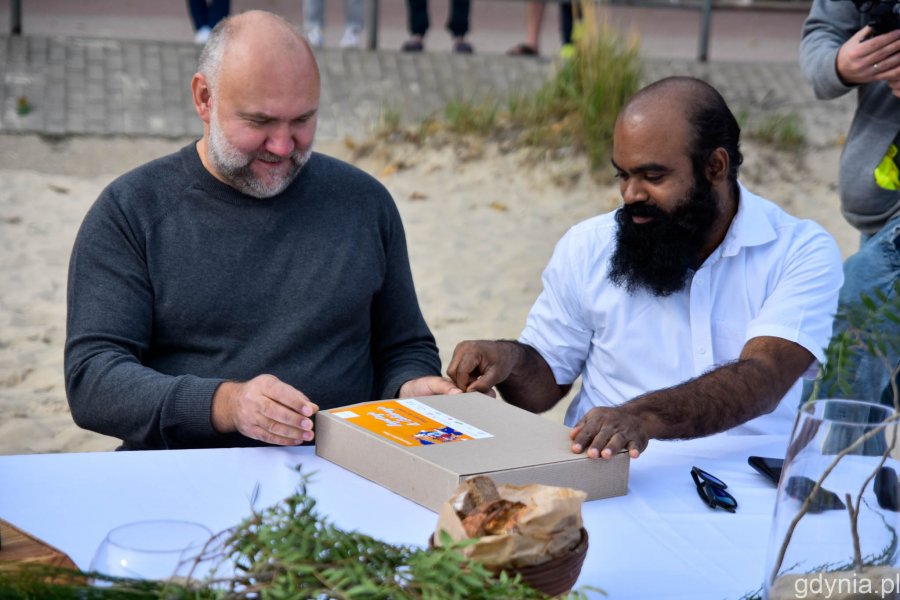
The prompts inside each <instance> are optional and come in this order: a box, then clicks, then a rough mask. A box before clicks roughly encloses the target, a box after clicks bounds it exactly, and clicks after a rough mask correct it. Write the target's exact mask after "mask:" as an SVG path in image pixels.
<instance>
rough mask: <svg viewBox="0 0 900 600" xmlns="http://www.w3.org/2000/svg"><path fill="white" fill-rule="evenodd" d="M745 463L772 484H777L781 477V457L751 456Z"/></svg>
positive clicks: (782, 461)
mask: <svg viewBox="0 0 900 600" xmlns="http://www.w3.org/2000/svg"><path fill="white" fill-rule="evenodd" d="M747 463H749V465H750V466H751V467H753V468H754V469H756V470H757V471H758V472H759V473H760V474H761V475H763V476H764V477H765V478H766V479H768V480H769V481H771V482H772V483H773V484H775V485H776V486H777V485H778V480H779V479H781V469H782V467H783V466H784V459H783V458H767V457H765V456H751V457H750V458H748V459H747Z"/></svg>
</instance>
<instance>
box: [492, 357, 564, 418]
mask: <svg viewBox="0 0 900 600" xmlns="http://www.w3.org/2000/svg"><path fill="white" fill-rule="evenodd" d="M498 343H501V344H504V345H508V346H509V351H510V352H512V353H514V356H515V361H514V366H513V369H512V371H511V372H510V375H509V377H508V378H507V379H506V381H504V382H503V383H501V384H499V385H497V390H498V391H499V392H500V394H501V395H502V396H503V399H504V400H505V401H507V402H509V403H510V404H512V405H514V406H518V407H519V408H524V409H525V410H528V411H531V412H534V413H542V412H546V411H548V410H550V409H551V408H553V407H554V406H556V403H557V402H559V400H560V399H561V398H562V397H563V396H564V395H565V394H566V392H568V391H569V388H570V387H571V386H560V385H559V384H557V383H556V379H555V378H554V377H553V371H551V370H550V366H549V365H547V362H546V361H545V360H544V359H543V357H542V356H541V355H540V354H538V352H537V350H535V349H534V348H532V347H531V346H528V345H526V344H521V343H519V342H514V341H511V340H503V341H501V342H498Z"/></svg>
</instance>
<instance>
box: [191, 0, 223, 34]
mask: <svg viewBox="0 0 900 600" xmlns="http://www.w3.org/2000/svg"><path fill="white" fill-rule="evenodd" d="M188 10H189V11H190V12H191V20H192V21H193V22H194V29H200V28H201V27H203V26H206V27H209V28H210V29H212V28H213V27H215V26H216V23H218V22H219V21H221V20H222V19H224V18H225V17H227V16H228V13H229V11H230V10H231V0H212V1H211V2H209V3H207V1H206V0H188Z"/></svg>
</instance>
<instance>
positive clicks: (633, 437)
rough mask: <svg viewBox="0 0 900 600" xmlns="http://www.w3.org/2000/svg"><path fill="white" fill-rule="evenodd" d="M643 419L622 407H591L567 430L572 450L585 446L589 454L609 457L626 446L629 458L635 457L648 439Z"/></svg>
mask: <svg viewBox="0 0 900 600" xmlns="http://www.w3.org/2000/svg"><path fill="white" fill-rule="evenodd" d="M642 421H643V420H642V419H640V418H639V417H637V416H635V415H634V414H632V413H631V412H630V411H629V410H628V409H627V408H625V407H621V406H620V407H617V408H607V407H597V408H592V409H591V410H590V411H588V413H587V414H586V415H584V416H583V417H582V418H581V421H579V422H578V425H576V426H575V427H574V428H572V431H571V432H570V433H569V437H570V438H572V441H573V443H572V452H575V453H578V454H580V453H581V452H584V450H585V449H587V455H588V457H589V458H602V459H604V460H609V459H610V458H612V457H613V456H615V455H616V454H618V453H619V452H620V451H622V450H628V455H629V456H631V458H637V457H638V456H640V455H641V452H643V451H644V449H645V448H646V447H647V443H648V441H649V439H650V436H649V435H648V433H647V431H645V429H644V424H643V423H642Z"/></svg>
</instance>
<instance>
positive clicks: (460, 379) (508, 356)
mask: <svg viewBox="0 0 900 600" xmlns="http://www.w3.org/2000/svg"><path fill="white" fill-rule="evenodd" d="M518 352H519V349H518V348H517V347H516V345H515V344H513V343H510V342H490V341H484V340H478V341H468V342H460V343H459V344H457V346H456V348H455V349H454V350H453V358H451V359H450V366H449V367H447V375H449V376H450V379H452V380H453V381H454V382H455V383H456V385H457V387H459V389H461V390H463V391H466V392H481V393H483V394H491V395H494V394H493V390H492V388H493V387H494V386H495V385H497V384H498V383H503V382H504V381H506V379H507V378H508V377H509V374H510V373H511V372H512V369H513V367H514V366H515V365H516V361H517V360H518V356H517V354H518Z"/></svg>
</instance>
